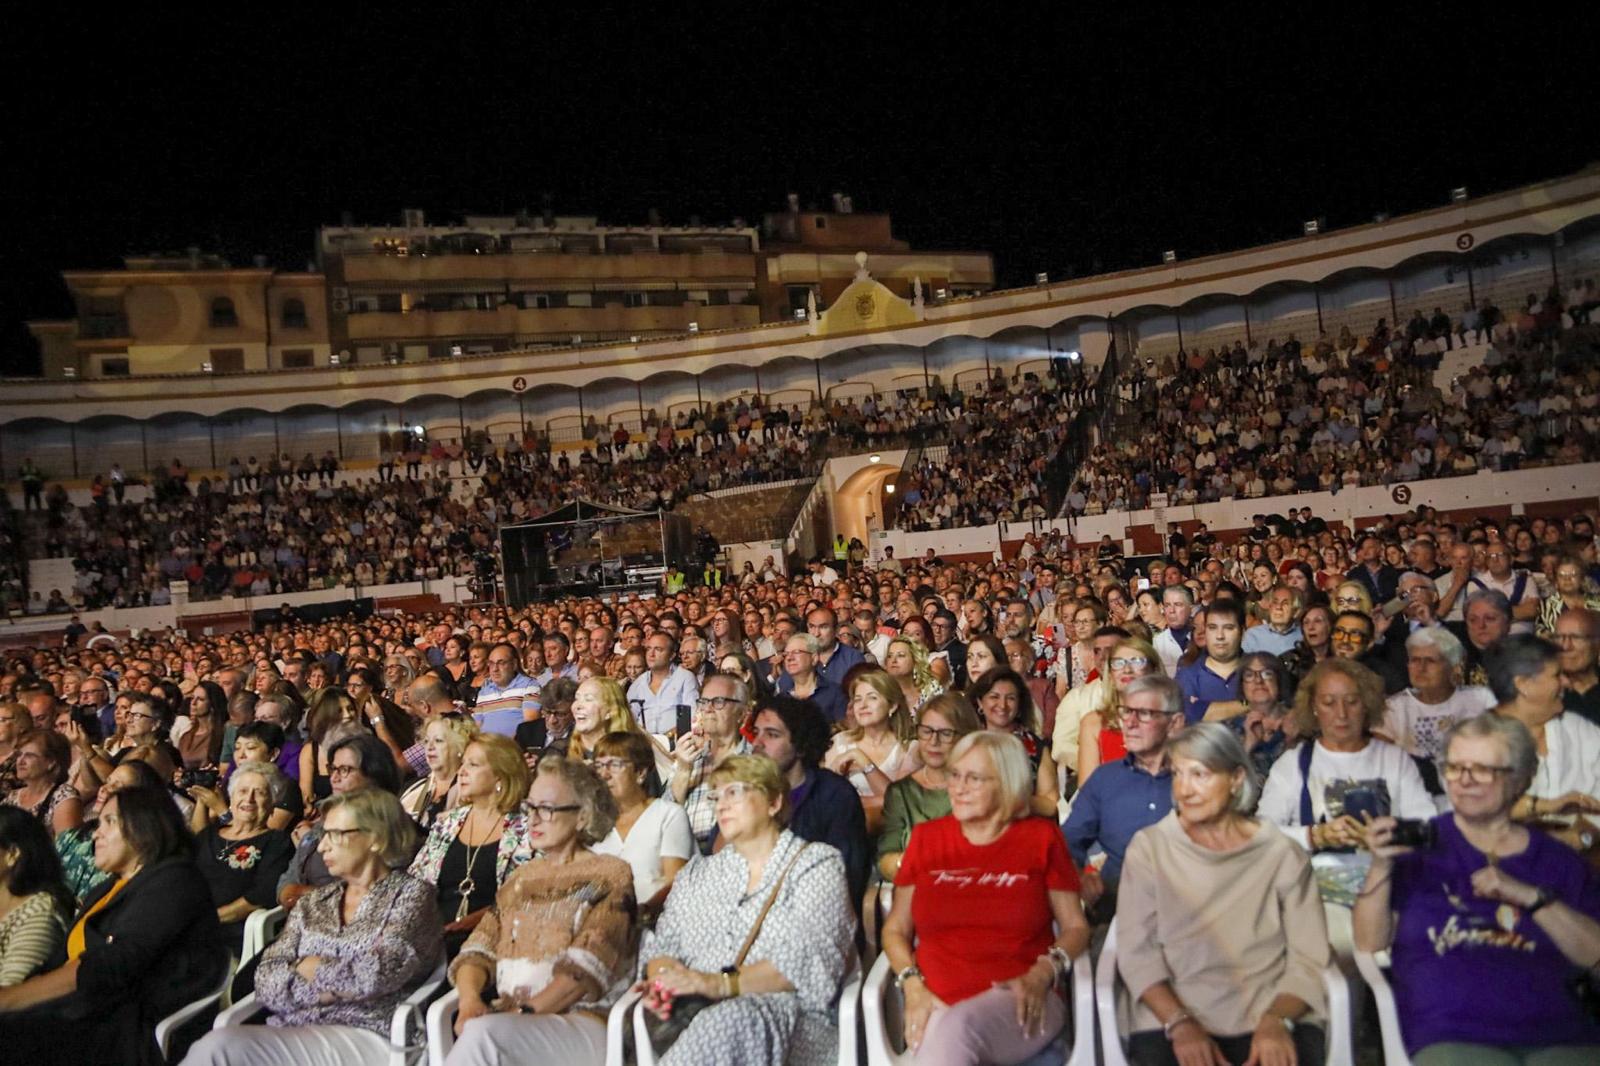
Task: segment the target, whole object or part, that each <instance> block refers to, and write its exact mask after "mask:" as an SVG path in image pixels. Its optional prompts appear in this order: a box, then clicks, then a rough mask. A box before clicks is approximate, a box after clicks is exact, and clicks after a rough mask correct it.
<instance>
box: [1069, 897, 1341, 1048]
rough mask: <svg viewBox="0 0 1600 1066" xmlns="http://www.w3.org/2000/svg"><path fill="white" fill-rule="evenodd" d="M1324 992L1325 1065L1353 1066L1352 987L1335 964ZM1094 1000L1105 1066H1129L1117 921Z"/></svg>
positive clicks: (1327, 970) (1129, 1009) (1325, 976)
mask: <svg viewBox="0 0 1600 1066" xmlns="http://www.w3.org/2000/svg"><path fill="white" fill-rule="evenodd" d="M1322 989H1323V993H1324V994H1325V995H1326V996H1327V997H1328V1018H1327V1024H1328V1028H1327V1038H1328V1043H1327V1057H1326V1060H1325V1062H1326V1066H1354V1062H1355V1051H1354V1037H1353V1034H1352V1032H1351V1021H1350V985H1349V983H1348V982H1347V980H1346V979H1345V976H1344V973H1343V971H1341V970H1340V969H1339V967H1338V966H1336V965H1335V964H1334V963H1332V962H1330V963H1328V965H1327V966H1326V967H1324V968H1323V970H1322ZM1094 1000H1095V1009H1096V1011H1097V1012H1098V1014H1099V1017H1100V1061H1101V1063H1102V1066H1128V1034H1129V1032H1130V1030H1131V1028H1132V1018H1133V1004H1132V1000H1131V997H1130V996H1129V994H1128V988H1127V986H1126V985H1124V984H1123V983H1122V978H1121V977H1120V976H1119V975H1118V973H1117V920H1116V919H1114V918H1113V919H1112V921H1111V926H1110V928H1109V929H1107V931H1106V942H1105V944H1104V945H1102V946H1101V948H1100V962H1099V964H1098V965H1097V967H1096V969H1095V974H1094Z"/></svg>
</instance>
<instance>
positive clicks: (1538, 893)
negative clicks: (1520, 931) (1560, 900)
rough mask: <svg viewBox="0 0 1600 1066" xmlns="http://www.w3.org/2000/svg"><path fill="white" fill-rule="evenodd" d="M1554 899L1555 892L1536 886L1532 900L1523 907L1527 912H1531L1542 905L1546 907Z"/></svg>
mask: <svg viewBox="0 0 1600 1066" xmlns="http://www.w3.org/2000/svg"><path fill="white" fill-rule="evenodd" d="M1555 901H1556V894H1555V893H1554V892H1551V891H1550V890H1549V889H1548V888H1538V889H1535V890H1534V893H1533V902H1532V903H1530V904H1528V906H1527V907H1526V908H1525V909H1526V910H1527V912H1528V913H1529V914H1532V913H1534V912H1535V911H1537V910H1539V909H1541V908H1543V907H1548V906H1549V905H1550V904H1552V903H1554V902H1555Z"/></svg>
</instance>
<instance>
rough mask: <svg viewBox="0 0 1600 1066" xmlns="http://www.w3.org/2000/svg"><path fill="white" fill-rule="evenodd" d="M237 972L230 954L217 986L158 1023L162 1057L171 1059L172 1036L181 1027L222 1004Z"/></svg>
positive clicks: (157, 1041) (157, 1031)
mask: <svg viewBox="0 0 1600 1066" xmlns="http://www.w3.org/2000/svg"><path fill="white" fill-rule="evenodd" d="M235 972H236V968H235V967H234V964H233V956H232V955H231V954H230V955H229V956H228V957H227V960H226V962H225V963H224V965H223V967H222V977H221V979H220V980H219V981H218V982H217V984H216V987H215V988H213V989H212V990H211V991H210V992H207V993H206V994H205V995H203V996H201V997H200V998H199V999H197V1000H195V1001H194V1002H193V1003H188V1004H185V1005H184V1006H182V1007H179V1008H178V1009H177V1010H175V1011H173V1012H172V1013H171V1014H169V1015H167V1016H166V1017H165V1018H162V1019H161V1020H160V1021H159V1022H157V1023H156V1034H155V1035H156V1046H157V1047H159V1048H160V1049H161V1057H162V1058H163V1059H167V1060H169V1061H170V1060H171V1058H172V1038H173V1036H174V1035H175V1034H176V1033H177V1032H178V1030H179V1029H182V1028H183V1027H184V1026H185V1025H188V1024H189V1023H190V1022H192V1021H194V1020H195V1019H196V1018H198V1017H199V1016H200V1015H201V1014H203V1013H205V1012H206V1011H207V1010H209V1009H211V1008H212V1007H217V1006H220V1005H221V1003H222V997H223V995H224V994H225V993H226V992H227V991H228V986H229V985H231V984H233V975H234V973H235Z"/></svg>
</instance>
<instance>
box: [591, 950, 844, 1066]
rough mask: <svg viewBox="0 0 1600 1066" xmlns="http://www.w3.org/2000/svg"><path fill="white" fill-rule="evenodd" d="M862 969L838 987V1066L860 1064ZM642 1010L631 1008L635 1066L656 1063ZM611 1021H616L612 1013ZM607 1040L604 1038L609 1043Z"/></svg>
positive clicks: (653, 1064) (646, 1065)
mask: <svg viewBox="0 0 1600 1066" xmlns="http://www.w3.org/2000/svg"><path fill="white" fill-rule="evenodd" d="M860 1002H861V971H860V970H859V969H858V970H856V971H855V972H854V973H852V974H851V975H850V977H849V978H848V979H847V980H846V981H845V983H844V987H842V988H841V989H840V990H839V998H838V1000H837V1001H836V1005H835V1006H836V1009H837V1011H838V1016H839V1066H859V1057H858V1056H857V1054H856V1041H857V1038H858V1037H859V1035H860V1028H859V1027H860V1018H861V1011H860ZM644 1016H645V1011H644V1009H643V1008H642V1007H641V1008H640V1009H638V1010H635V1011H634V1012H633V1045H634V1058H635V1061H636V1063H637V1064H638V1066H656V1049H655V1046H654V1045H653V1044H651V1043H650V1031H649V1030H648V1029H647V1028H645V1021H644ZM612 1021H613V1022H615V1015H613V1018H612ZM609 1045H610V1041H609V1039H608V1040H607V1046H608V1047H609Z"/></svg>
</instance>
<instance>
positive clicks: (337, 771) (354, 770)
mask: <svg viewBox="0 0 1600 1066" xmlns="http://www.w3.org/2000/svg"><path fill="white" fill-rule="evenodd" d="M360 772H361V767H359V766H330V767H328V776H329V777H330V778H332V777H345V776H347V775H349V774H359V773H360Z"/></svg>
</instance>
